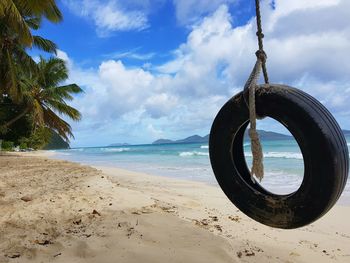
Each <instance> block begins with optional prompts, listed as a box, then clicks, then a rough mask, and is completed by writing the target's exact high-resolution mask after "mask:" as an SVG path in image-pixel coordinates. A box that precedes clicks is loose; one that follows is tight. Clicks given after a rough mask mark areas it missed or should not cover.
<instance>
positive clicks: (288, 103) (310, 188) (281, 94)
mask: <svg viewBox="0 0 350 263" xmlns="http://www.w3.org/2000/svg"><path fill="white" fill-rule="evenodd" d="M255 2H256V14H257V25H258V32H257V36H258V40H259V50H258V51H257V53H256V55H257V62H256V65H255V67H254V69H253V72H252V74H251V75H250V77H249V79H248V81H247V83H246V85H245V88H244V90H243V91H242V92H240V93H238V94H237V95H235V96H234V97H232V98H231V99H230V100H229V101H228V102H227V103H226V104H225V105H224V106H223V107H222V108H221V110H220V111H219V113H218V115H217V116H216V118H215V120H214V123H213V125H212V128H211V132H210V138H209V154H210V161H211V165H212V168H213V171H214V174H215V177H216V179H217V181H218V183H219V185H220V187H221V188H222V190H223V191H224V193H225V194H226V196H227V197H228V198H229V199H230V200H231V202H232V203H233V204H234V205H235V206H236V207H238V208H239V209H240V210H241V211H242V212H243V213H245V214H246V215H247V216H249V217H251V218H252V219H254V220H256V221H258V222H260V223H262V224H265V225H268V226H271V227H276V228H283V229H293V228H298V227H302V226H305V225H307V224H310V223H312V222H314V221H315V220H317V219H319V218H320V217H322V216H323V215H324V214H326V213H327V212H328V211H329V210H330V209H331V208H332V207H333V205H334V204H335V203H336V202H337V200H338V199H339V197H340V195H341V193H342V192H343V190H344V187H345V184H346V181H347V177H348V171H349V153H348V147H347V144H346V140H345V138H344V135H343V132H342V130H341V129H340V127H339V125H338V124H337V122H336V120H335V119H334V117H333V116H332V115H331V113H330V112H329V111H328V110H327V109H326V108H325V107H324V106H323V105H322V104H321V103H320V102H318V101H317V100H316V99H315V98H313V97H311V96H310V95H308V94H306V93H305V92H303V91H301V90H298V89H296V88H292V87H288V86H284V85H278V84H269V81H268V75H267V70H266V58H267V57H266V54H265V52H264V49H263V37H264V35H263V33H262V27H261V15H260V3H259V0H256V1H255ZM261 69H262V70H263V73H264V79H265V85H257V81H258V77H259V75H260V72H261ZM256 115H257V116H259V118H264V117H271V118H273V119H275V120H277V121H278V122H280V123H281V124H283V125H284V126H285V127H286V128H287V129H288V130H289V131H290V133H291V134H292V135H293V136H294V138H295V139H296V141H297V143H298V145H299V147H300V149H301V152H302V155H303V159H304V178H303V181H302V184H301V186H300V188H299V189H298V190H297V191H295V192H294V193H291V194H288V195H277V194H273V193H271V192H269V191H267V190H266V189H264V188H263V187H262V186H261V185H260V184H259V183H257V181H256V180H255V179H254V177H253V175H254V174H255V175H256V177H258V178H259V179H260V180H261V179H262V177H263V165H262V150H261V146H260V141H259V137H258V135H257V132H256ZM249 123H250V124H251V126H250V129H249V136H250V138H251V147H252V153H253V167H252V171H251V172H250V171H249V169H248V167H247V164H246V161H245V156H244V149H243V138H244V133H245V130H246V128H247V127H248V124H249Z"/></svg>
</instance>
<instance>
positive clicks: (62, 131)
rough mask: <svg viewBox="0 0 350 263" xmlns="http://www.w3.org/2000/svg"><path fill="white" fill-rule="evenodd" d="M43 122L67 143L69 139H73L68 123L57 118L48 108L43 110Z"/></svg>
mask: <svg viewBox="0 0 350 263" xmlns="http://www.w3.org/2000/svg"><path fill="white" fill-rule="evenodd" d="M44 122H45V124H46V125H47V126H48V127H49V128H51V129H53V130H54V131H56V132H57V133H58V134H59V135H60V136H61V137H62V138H63V139H65V140H66V141H67V142H68V141H69V137H71V138H74V136H73V133H72V127H71V126H70V125H69V123H67V122H66V121H64V120H62V119H61V118H60V117H58V116H57V115H56V114H55V113H54V112H53V111H52V110H51V109H50V108H46V109H45V110H44Z"/></svg>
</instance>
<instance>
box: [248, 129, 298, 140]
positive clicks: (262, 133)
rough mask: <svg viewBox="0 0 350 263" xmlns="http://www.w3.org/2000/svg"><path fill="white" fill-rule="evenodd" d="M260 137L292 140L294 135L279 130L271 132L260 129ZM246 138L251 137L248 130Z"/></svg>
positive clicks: (263, 138) (262, 138)
mask: <svg viewBox="0 0 350 263" xmlns="http://www.w3.org/2000/svg"><path fill="white" fill-rule="evenodd" d="M258 133H259V137H260V139H261V140H267V141H268V140H270V141H278V140H290V139H292V138H293V137H292V136H289V135H285V134H281V133H277V132H270V131H264V130H258ZM245 139H246V140H247V139H249V135H248V130H247V131H246V132H245Z"/></svg>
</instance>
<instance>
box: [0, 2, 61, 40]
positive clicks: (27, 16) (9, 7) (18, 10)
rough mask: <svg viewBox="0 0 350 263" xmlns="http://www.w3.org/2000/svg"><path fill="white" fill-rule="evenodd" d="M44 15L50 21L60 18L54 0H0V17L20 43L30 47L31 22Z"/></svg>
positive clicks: (35, 21) (31, 38)
mask: <svg viewBox="0 0 350 263" xmlns="http://www.w3.org/2000/svg"><path fill="white" fill-rule="evenodd" d="M42 17H45V18H46V19H48V20H49V21H51V22H54V23H57V22H60V21H61V20H62V14H61V12H60V10H59V9H58V7H57V4H56V2H55V0H45V1H35V0H1V1H0V19H1V20H3V21H2V23H6V24H7V25H8V26H9V27H10V28H11V29H12V30H13V32H15V33H16V34H17V35H18V37H19V39H20V42H21V44H23V45H24V46H26V47H31V46H32V44H33V36H32V34H31V31H30V28H33V27H32V23H34V25H35V24H38V23H37V21H38V20H39V21H40V20H41V19H42Z"/></svg>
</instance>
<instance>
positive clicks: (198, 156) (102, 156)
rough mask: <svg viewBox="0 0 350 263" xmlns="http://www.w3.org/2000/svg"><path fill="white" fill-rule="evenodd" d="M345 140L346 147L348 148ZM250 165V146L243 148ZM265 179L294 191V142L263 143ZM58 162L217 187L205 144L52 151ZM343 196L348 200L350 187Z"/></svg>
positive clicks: (298, 173) (297, 174)
mask: <svg viewBox="0 0 350 263" xmlns="http://www.w3.org/2000/svg"><path fill="white" fill-rule="evenodd" d="M349 142H350V140H348V146H349V145H350V143H349ZM244 150H245V154H246V160H247V163H248V165H249V166H250V163H251V152H250V144H249V143H246V144H244ZM263 151H264V167H265V178H264V180H263V181H262V183H261V184H262V186H263V187H265V188H266V189H268V190H270V191H272V192H274V193H277V194H287V193H291V192H293V191H295V190H297V189H298V188H299V186H300V184H301V182H302V178H303V173H304V163H303V158H302V154H301V152H300V150H299V147H298V145H297V144H296V142H295V141H294V140H285V141H264V142H263ZM55 152H56V155H57V157H58V158H60V159H65V160H69V161H75V162H79V163H85V164H90V165H95V166H112V167H113V166H114V167H119V168H124V169H128V170H132V171H137V172H144V173H149V174H155V175H160V176H167V177H174V178H180V179H188V180H195V181H202V182H207V183H209V184H216V180H215V177H214V174H213V172H212V170H211V166H210V161H209V153H208V145H207V144H168V145H136V146H123V147H95V148H75V149H70V150H62V151H55ZM344 195H346V196H349V197H350V185H349V182H348V185H347V187H346V189H345V193H344Z"/></svg>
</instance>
